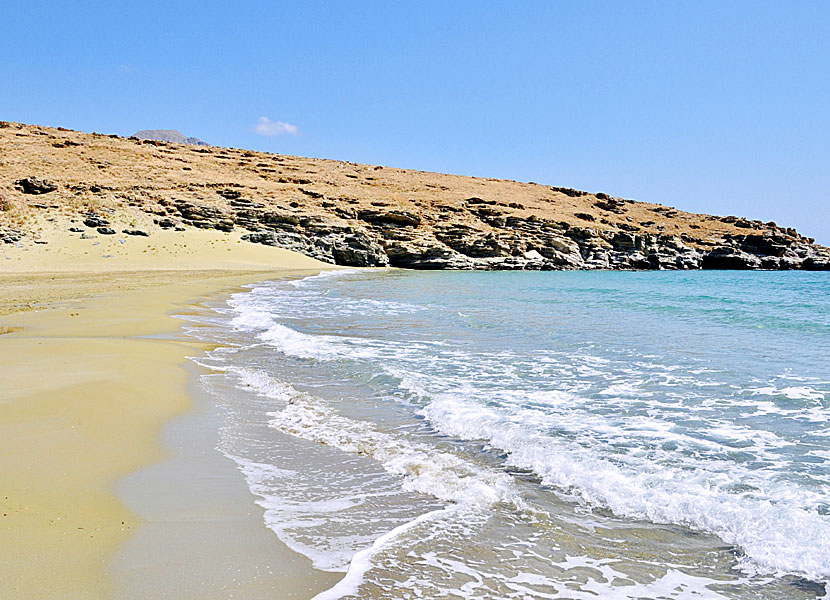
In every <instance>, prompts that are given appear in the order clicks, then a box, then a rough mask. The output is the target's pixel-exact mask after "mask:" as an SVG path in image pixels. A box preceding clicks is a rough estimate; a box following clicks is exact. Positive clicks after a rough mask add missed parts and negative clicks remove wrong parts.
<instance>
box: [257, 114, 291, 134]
mask: <svg viewBox="0 0 830 600" xmlns="http://www.w3.org/2000/svg"><path fill="white" fill-rule="evenodd" d="M254 131H256V132H257V133H258V134H259V135H267V136H272V135H297V134H298V133H299V132H300V129H299V127H297V126H296V125H292V124H291V123H285V122H284V121H272V120H271V119H269V118H268V117H260V118H259V122H258V123H257V125H256V127H254Z"/></svg>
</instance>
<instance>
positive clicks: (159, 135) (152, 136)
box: [133, 129, 210, 146]
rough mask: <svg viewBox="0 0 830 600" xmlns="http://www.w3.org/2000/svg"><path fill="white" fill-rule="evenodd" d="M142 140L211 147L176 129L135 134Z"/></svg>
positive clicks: (143, 130) (144, 131)
mask: <svg viewBox="0 0 830 600" xmlns="http://www.w3.org/2000/svg"><path fill="white" fill-rule="evenodd" d="M133 137H137V138H138V139H140V140H158V141H160V142H172V143H174V144H192V145H194V146H209V145H210V144H208V143H207V142H203V141H202V140H200V139H199V138H195V137H187V136H186V135H184V134H183V133H180V132H178V131H176V130H175V129H142V130H141V131H137V132H135V133H134V134H133Z"/></svg>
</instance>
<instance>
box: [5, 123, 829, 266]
mask: <svg viewBox="0 0 830 600" xmlns="http://www.w3.org/2000/svg"><path fill="white" fill-rule="evenodd" d="M35 213H39V214H40V215H41V216H43V215H50V216H56V215H63V216H65V217H69V218H73V219H76V220H77V221H78V223H77V229H78V230H79V231H78V232H77V233H81V230H83V228H84V227H92V228H96V229H97V228H98V227H106V224H105V221H107V217H108V215H114V214H118V215H127V216H129V217H130V219H132V220H133V221H134V222H136V223H137V224H138V225H137V229H136V231H143V232H144V233H148V234H150V235H152V233H153V230H154V229H155V228H158V227H161V228H171V227H199V228H215V229H219V230H223V231H230V230H238V229H244V230H247V231H248V232H249V235H247V236H246V239H249V240H250V241H252V242H258V243H265V244H269V245H274V246H280V247H284V248H288V249H292V250H297V251H300V252H303V253H305V254H308V255H310V256H314V257H316V258H320V259H323V260H326V261H328V262H335V263H338V264H346V265H392V266H400V267H412V268H465V269H564V268H571V269H573V268H583V269H597V268H605V269H609V268H610V269H656V268H669V269H678V268H680V269H696V268H770V269H828V268H830V250H828V249H827V248H823V247H821V246H817V245H815V244H814V243H813V240H812V239H809V238H805V237H802V236H801V235H799V234H798V233H797V232H796V231H795V230H794V229H791V228H783V227H779V226H777V225H776V224H775V223H762V222H760V221H753V220H748V219H746V218H738V217H734V216H729V217H717V216H711V215H703V214H695V213H687V212H684V211H682V210H678V209H674V208H671V207H668V206H662V205H656V204H648V203H643V202H636V201H633V200H627V199H622V198H616V197H611V196H609V195H606V194H602V193H588V192H583V191H579V190H573V189H568V188H557V187H550V186H545V185H539V184H535V183H522V182H517V181H509V180H503V179H482V178H475V177H462V176H457V175H446V174H441V173H427V172H422V171H412V170H406V169H397V168H389V167H382V166H371V165H362V164H355V163H349V162H339V161H333V160H324V159H314V158H302V157H297V156H284V155H276V154H269V153H264V152H253V151H248V150H239V149H234V148H221V147H214V146H192V145H183V144H175V143H168V142H163V141H156V140H139V139H137V138H122V137H119V136H115V135H102V134H97V133H93V134H87V133H81V132H77V131H70V130H66V129H62V128H57V129H55V128H50V127H42V126H37V125H23V124H19V123H8V122H0V239H2V240H3V241H6V242H7V243H25V242H26V240H29V239H33V238H34V237H36V236H37V234H36V231H35V229H34V219H33V215H34V214H35ZM82 221H86V225H85V226H82V225H81V222H82Z"/></svg>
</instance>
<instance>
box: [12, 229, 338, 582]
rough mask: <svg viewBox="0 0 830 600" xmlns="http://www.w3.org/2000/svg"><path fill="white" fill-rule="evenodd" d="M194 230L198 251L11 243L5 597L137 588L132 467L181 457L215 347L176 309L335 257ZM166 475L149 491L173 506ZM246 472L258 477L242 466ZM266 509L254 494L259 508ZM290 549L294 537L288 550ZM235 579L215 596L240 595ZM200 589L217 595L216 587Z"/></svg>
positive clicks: (297, 569) (200, 565) (197, 565)
mask: <svg viewBox="0 0 830 600" xmlns="http://www.w3.org/2000/svg"><path fill="white" fill-rule="evenodd" d="M194 233H197V234H198V235H195V236H188V239H189V240H191V241H192V242H194V243H192V244H191V246H192V247H193V252H191V253H189V256H187V257H182V256H176V255H173V254H172V253H170V252H168V253H167V254H166V255H165V253H164V252H160V253H159V254H160V255H159V254H156V255H154V256H147V257H146V258H145V257H142V256H140V255H139V256H135V255H127V256H124V257H123V258H122V259H121V260H119V261H117V262H114V261H106V260H102V259H101V257H94V258H93V257H82V256H81V257H79V256H77V255H76V256H73V255H72V254H71V253H69V252H67V253H66V254H65V258H64V259H63V260H55V258H57V257H55V255H54V254H52V255H51V256H49V255H46V254H45V253H44V252H39V251H38V250H40V249H35V248H32V250H35V251H28V248H27V249H24V250H20V249H6V253H7V254H8V253H13V252H15V251H17V253H18V256H17V257H16V258H17V260H16V261H14V263H13V265H14V268H11V269H6V270H5V271H4V273H3V274H2V275H0V283H2V284H3V286H2V287H3V290H2V292H0V315H2V316H0V332H2V335H0V355H2V356H3V357H4V359H3V360H2V361H0V380H2V381H3V382H4V383H3V386H2V389H0V489H2V495H0V502H2V517H0V518H2V523H3V526H2V527H0V595H2V596H3V597H6V598H23V597H25V598H32V597H38V598H70V597H71V598H106V597H124V596H125V595H128V594H127V592H125V589H126V588H125V586H124V585H123V582H119V581H118V578H119V577H121V576H122V575H123V571H119V569H118V568H115V569H114V568H113V566H112V565H113V560H114V557H115V555H116V553H117V552H118V550H119V549H120V548H121V547H122V546H123V545H124V543H125V542H126V541H127V540H129V539H130V538H132V537H133V536H134V535H137V533H138V534H140V533H141V532H142V531H143V530H144V528H146V527H148V520H147V519H146V518H144V517H143V515H139V514H136V513H135V511H134V510H131V506H129V505H128V503H125V500H124V498H122V497H121V496H120V495H119V494H117V493H116V487H117V484H118V482H119V481H120V480H122V478H124V477H126V476H128V475H129V474H130V473H135V472H137V471H139V470H140V469H143V468H145V467H147V466H149V465H153V464H158V463H160V462H161V461H163V460H164V459H166V458H168V457H170V456H171V449H170V447H169V445H168V444H166V443H163V442H162V439H161V437H160V432H161V431H162V428H163V427H164V426H165V424H166V423H168V422H169V421H170V420H171V419H173V418H174V417H176V416H179V415H183V414H187V413H188V412H189V411H191V410H192V409H193V407H194V399H193V398H192V396H191V393H190V391H191V390H189V389H188V382H189V381H190V380H191V378H192V376H191V375H189V374H188V370H187V369H186V368H185V365H186V363H187V358H186V357H187V356H191V355H193V354H194V353H195V352H198V351H200V350H201V349H202V348H203V347H204V345H203V344H199V343H196V342H195V341H193V340H189V339H186V338H184V336H182V335H181V334H180V331H181V325H182V323H181V321H180V320H179V319H175V318H174V317H173V316H171V312H173V311H182V310H187V308H186V307H188V306H191V305H192V304H193V302H194V301H195V299H198V298H200V297H203V296H205V295H208V294H215V293H218V292H221V291H222V290H227V289H231V288H238V287H239V286H241V285H244V284H246V283H251V282H255V281H259V280H264V279H269V278H276V277H284V276H287V275H300V274H304V273H314V272H317V271H319V270H320V269H323V268H331V267H330V265H326V264H324V263H319V262H317V261H314V260H312V259H309V258H307V257H304V256H301V255H296V254H294V253H291V252H287V251H283V250H278V249H274V248H265V247H259V248H251V247H250V246H245V247H244V249H243V248H236V247H229V248H228V249H226V248H224V247H222V244H227V245H229V244H231V243H234V242H235V240H234V237H233V236H227V235H226V234H220V233H218V232H194ZM133 246H134V250H133V252H140V251H141V250H140V246H139V247H138V249H135V247H136V246H138V245H135V244H134V245H133ZM194 246H195V247H194ZM199 246H210V247H209V248H200V247H199ZM200 250H203V251H200ZM220 251H221V252H222V254H219V252H220ZM24 252H26V254H24ZM226 252H227V254H225V253H226ZM3 266H4V267H6V266H11V265H9V263H6V264H4V265H3ZM38 308H43V309H42V310H33V309H38ZM26 309H28V311H26ZM167 441H168V442H169V440H167ZM217 456H219V458H222V457H221V455H218V453H217ZM237 475H238V474H237ZM157 483H158V484H162V483H163V482H162V481H161V480H159V481H158V482H157ZM164 483H166V484H170V483H171V482H170V480H166V482H164ZM152 485H153V484H152V483H151V486H150V487H149V488H148V489H145V490H144V492H143V493H149V495H150V496H152V497H157V498H158V499H159V500H161V502H162V505H163V503H164V501H169V500H170V498H171V497H172V496H171V495H170V494H169V492H170V490H162V489H156V490H153V488H152ZM238 485H239V486H241V487H242V488H244V487H245V485H244V481H243V479H242V478H241V476H240V477H238ZM148 490H149V491H148ZM165 493H167V495H166V496H165ZM163 498H164V500H162V499H163ZM234 498H235V499H238V498H239V496H238V495H237V496H234ZM162 508H164V507H163V506H162ZM167 508H170V507H169V506H168V507H167ZM213 508H216V505H215V504H214V506H213ZM236 508H237V510H241V507H240V506H237V507H236ZM256 508H257V507H256V506H255V505H254V504H253V501H252V502H251V503H250V507H248V508H247V510H248V512H252V511H253V510H254V509H256ZM170 514H172V513H168V515H167V516H163V517H160V518H161V519H166V518H167V517H168V516H169V515H170ZM259 522H260V528H261V529H262V531H263V532H264V533H266V534H268V535H269V536H270V538H273V540H271V539H270V538H269V540H268V541H269V542H270V543H269V544H260V545H259V546H257V548H258V551H260V553H262V552H265V551H268V552H270V551H273V550H274V548H277V547H280V546H281V542H279V540H278V539H277V538H276V536H274V535H273V534H271V533H270V532H269V531H268V530H267V529H265V526H264V525H263V524H262V522H261V519H260V521H259ZM251 526H252V522H251V521H250V519H249V522H248V527H249V528H250V527H251ZM204 530H205V529H204V528H203V531H204ZM194 541H195V540H194ZM240 550H241V549H240ZM250 550H251V547H250V546H249V547H248V548H247V550H246V551H250ZM153 557H154V559H155V560H158V561H164V560H165V558H167V559H169V560H175V557H174V556H173V553H172V552H171V551H169V550H168V549H167V548H165V547H164V546H158V547H155V548H153ZM285 557H289V558H290V551H289V550H288V549H287V548H286V549H284V554H282V555H280V558H279V560H283V559H285ZM226 558H227V557H226ZM231 558H232V557H231ZM245 558H246V560H250V559H251V557H250V556H246V557H245ZM260 558H262V554H260ZM272 558H273V557H272ZM272 562H278V560H277V559H275V560H274V561H272ZM188 566H189V570H188V574H189V576H190V577H192V578H193V580H194V581H198V580H200V579H206V580H210V577H207V575H210V574H211V573H210V572H209V571H210V569H212V568H213V566H214V565H211V564H210V563H209V561H208V562H199V561H194V562H192V563H191V564H190V565H188ZM289 569H290V574H291V577H292V578H296V579H298V580H302V581H304V582H305V583H307V584H308V585H307V586H306V587H309V588H311V586H313V579H312V580H308V579H306V578H304V575H306V574H308V573H306V571H304V566H303V565H301V564H298V563H296V562H292V563H291V566H290V568H289ZM274 571H275V572H276V571H277V569H274ZM277 574H279V573H277ZM145 575H146V572H145ZM203 575H204V576H205V577H202V576H203ZM241 579H242V578H239V580H238V581H237V582H236V583H237V584H238V585H239V586H243V585H244V584H245V582H244V581H241ZM227 583H228V582H227V581H225V582H222V585H225V586H226V587H225V589H217V590H215V592H216V593H215V594H214V596H213V597H227V594H228V591H229V590H228V589H227V585H226V584H227ZM217 585H218V584H217ZM262 585H263V586H264V587H268V582H267V581H265V582H264V583H263V584H262ZM272 585H278V584H276V583H274V582H273V581H272ZM219 587H221V586H219ZM270 589H271V590H273V589H275V588H274V587H271V588H270ZM318 591H319V590H318ZM309 595H313V591H310V592H309ZM194 597H211V594H210V593H207V592H206V590H204V589H202V590H200V591H199V594H198V596H194Z"/></svg>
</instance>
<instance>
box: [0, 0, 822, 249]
mask: <svg viewBox="0 0 830 600" xmlns="http://www.w3.org/2000/svg"><path fill="white" fill-rule="evenodd" d="M0 15H2V18H3V21H4V23H5V26H4V28H3V29H4V30H3V34H2V36H0V119H3V120H13V121H22V122H26V123H37V124H45V125H53V126H63V127H69V128H72V129H80V130H83V131H99V132H103V133H118V134H121V135H130V134H132V133H134V132H135V131H137V130H140V129H178V130H179V131H181V132H182V133H184V134H185V135H192V136H196V137H199V138H202V139H204V140H206V141H208V142H210V143H213V144H218V145H224V146H234V147H240V148H251V149H257V150H266V151H271V152H281V153H289V154H298V155H304V156H315V157H324V158H335V159H341V160H350V161H354V162H364V163H372V164H382V165H392V166H397V167H406V168H414V169H422V170H429V171H441V172H450V173H459V174H465V175H477V176H485V177H503V178H509V179H517V180H523V181H536V182H539V183H545V184H551V185H560V186H569V187H576V188H580V189H585V190H589V191H593V192H597V191H604V192H607V193H610V194H612V195H617V196H623V197H627V198H634V199H637V200H643V201H649V202H659V203H663V204H668V205H672V206H677V207H679V208H682V209H685V210H691V211H700V212H711V213H715V214H723V215H726V214H735V215H738V216H747V217H750V218H759V219H763V220H765V221H766V220H774V221H777V222H778V223H779V224H784V225H789V226H795V227H797V228H798V229H799V231H801V232H802V233H804V234H805V235H809V236H813V237H816V238H817V239H818V241H820V242H823V243H825V244H830V2H827V1H817V2H783V1H781V2H764V1H762V0H756V1H752V2H738V1H734V2H733V1H728V2H724V1H718V2H705V1H694V2H691V1H690V2H685V3H681V2H670V1H667V2H622V1H615V2H585V1H577V0H574V1H573V2H568V3H565V2H553V1H550V2H485V1H483V0H481V1H477V2H460V1H443V2H429V1H418V2H392V1H387V2H309V1H302V2H295V3H291V4H289V3H281V2H241V1H240V2H228V1H224V2H174V1H171V2H158V3H156V2H129V3H127V2H117V1H110V2H101V3H95V2H54V1H53V2H49V1H41V2H33V1H31V0H27V1H25V2H17V1H15V0H12V1H9V0H6V1H5V2H3V4H2V8H0Z"/></svg>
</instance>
